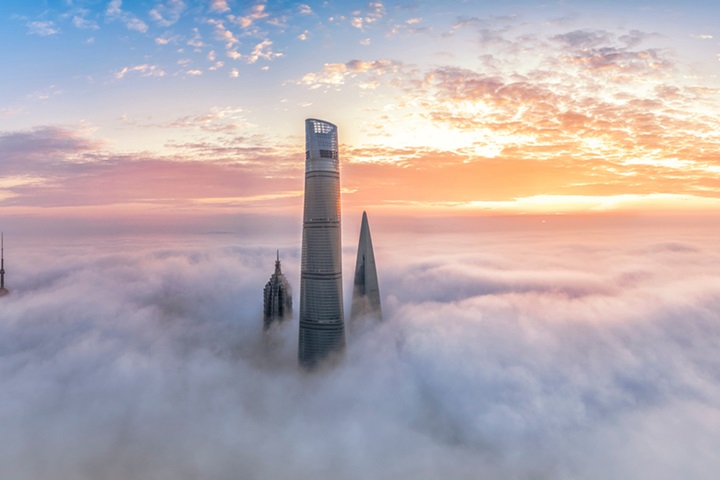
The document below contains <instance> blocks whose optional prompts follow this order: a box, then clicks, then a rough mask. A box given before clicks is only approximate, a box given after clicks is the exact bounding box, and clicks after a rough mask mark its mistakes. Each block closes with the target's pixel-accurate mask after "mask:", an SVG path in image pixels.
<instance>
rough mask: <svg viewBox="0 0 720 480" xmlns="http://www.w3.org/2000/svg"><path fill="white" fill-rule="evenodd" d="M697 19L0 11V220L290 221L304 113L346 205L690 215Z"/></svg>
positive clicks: (701, 82) (681, 6)
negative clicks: (336, 165) (332, 156)
mask: <svg viewBox="0 0 720 480" xmlns="http://www.w3.org/2000/svg"><path fill="white" fill-rule="evenodd" d="M719 10H720V6H719V5H718V4H717V2H714V1H683V2H679V1H670V0H660V1H657V0H655V1H622V2H620V1H617V2H616V1H611V2H607V1H604V2H595V1H550V2H544V3H543V2H534V1H533V2H529V1H503V2H468V1H458V0H449V1H445V2H425V1H412V0H407V1H402V2H381V1H376V2H360V1H358V2H345V1H325V2H307V3H296V2H262V1H260V2H248V1H232V0H207V1H189V0H157V1H155V0H148V1H128V0H125V1H122V0H107V1H90V0H88V1H81V0H62V1H33V2H3V4H2V5H1V6H0V40H1V41H2V42H3V44H4V45H6V48H4V49H3V50H2V52H0V61H2V62H3V64H4V65H6V67H5V68H4V73H3V75H2V76H0V152H2V157H3V158H2V160H1V162H0V207H1V208H2V213H3V217H4V218H5V220H6V222H5V223H6V224H8V225H10V226H11V227H13V228H15V229H16V230H22V229H31V228H33V227H37V225H38V224H39V223H41V222H44V223H45V224H46V225H47V224H51V223H52V222H73V221H79V220H88V219H90V220H92V222H94V223H93V224H94V225H98V224H103V225H106V226H108V228H110V227H111V226H112V225H115V224H117V223H118V222H120V223H122V222H125V223H128V222H135V223H138V222H139V224H141V225H145V226H152V225H157V224H163V225H164V224H166V223H173V224H178V223H183V222H185V223H191V224H192V223H193V222H195V223H197V224H201V223H202V222H203V221H206V222H207V219H210V218H219V219H224V220H219V221H218V222H217V225H221V224H222V223H223V222H226V223H227V219H228V218H233V217H232V216H236V217H235V218H245V217H244V216H248V215H249V216H253V215H271V216H287V217H292V218H297V217H298V216H300V215H301V212H300V210H301V204H302V189H303V178H302V171H303V170H302V168H303V162H304V155H303V152H304V145H303V143H304V132H303V129H304V123H303V120H304V119H305V118H310V117H312V118H321V119H324V120H328V121H331V122H333V123H335V124H337V125H338V127H339V132H340V143H341V151H340V156H341V162H342V186H343V209H344V211H346V212H348V213H355V214H359V212H361V211H362V210H363V209H366V210H368V211H371V212H374V214H376V215H396V216H407V215H430V214H431V215H436V216H448V215H451V216H477V215H497V214H502V215H517V214H525V215H527V214H540V215H555V214H597V213H608V212H611V213H627V212H642V213H668V212H670V213H673V214H689V213H708V212H712V211H713V210H714V209H716V208H718V206H720V201H719V200H718V195H717V190H718V180H719V179H720V164H718V158H720V157H719V156H718V154H719V153H720V128H719V127H720V125H719V122H720V121H719V120H718V117H717V111H718V108H719V107H720V105H719V103H720V100H719V98H720V97H719V96H718V92H719V91H720V77H719V76H718V75H719V74H720V31H718V26H717V22H716V21H715V19H716V18H718V14H720V12H719ZM203 219H204V220H203Z"/></svg>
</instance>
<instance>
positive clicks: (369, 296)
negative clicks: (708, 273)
mask: <svg viewBox="0 0 720 480" xmlns="http://www.w3.org/2000/svg"><path fill="white" fill-rule="evenodd" d="M363 320H375V321H380V320H382V309H381V307H380V285H379V284H378V276H377V269H376V268H375V253H374V252H373V244H372V237H371V236H370V225H369V224H368V219H367V214H366V213H365V212H363V216H362V224H361V226H360V240H359V241H358V251H357V260H356V262H355V280H354V283H353V296H352V305H351V306H350V325H351V327H350V328H351V329H352V330H356V329H357V327H358V325H357V323H358V322H361V321H363Z"/></svg>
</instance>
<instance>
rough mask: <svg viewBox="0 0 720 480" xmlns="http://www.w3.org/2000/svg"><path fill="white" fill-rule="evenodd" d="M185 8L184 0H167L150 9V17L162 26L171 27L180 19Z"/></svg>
mask: <svg viewBox="0 0 720 480" xmlns="http://www.w3.org/2000/svg"><path fill="white" fill-rule="evenodd" d="M185 8H186V5H185V2H184V1H183V0H165V1H164V2H161V3H159V4H158V5H157V7H155V8H153V9H152V10H150V18H152V19H153V20H154V21H155V22H157V24H158V25H160V26H162V27H169V26H170V25H173V24H175V23H176V22H177V21H178V20H180V16H181V15H182V12H183V11H184V10H185Z"/></svg>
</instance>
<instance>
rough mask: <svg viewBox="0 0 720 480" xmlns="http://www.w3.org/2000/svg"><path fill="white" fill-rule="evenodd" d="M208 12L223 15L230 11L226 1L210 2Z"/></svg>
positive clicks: (215, 0)
mask: <svg viewBox="0 0 720 480" xmlns="http://www.w3.org/2000/svg"><path fill="white" fill-rule="evenodd" d="M210 11H211V12H219V13H225V12H229V11H230V7H229V6H228V4H227V0H210Z"/></svg>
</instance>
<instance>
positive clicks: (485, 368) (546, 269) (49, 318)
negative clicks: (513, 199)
mask: <svg viewBox="0 0 720 480" xmlns="http://www.w3.org/2000/svg"><path fill="white" fill-rule="evenodd" d="M372 220H373V219H372V218H370V221H371V225H372ZM483 230H484V232H483V234H482V235H477V234H476V233H475V232H472V234H468V233H467V232H454V233H442V234H440V233H428V234H425V235H419V236H415V237H414V238H413V241H412V242H408V241H407V240H408V235H407V233H405V234H403V233H401V232H396V233H395V234H392V235H391V234H389V233H387V232H388V231H387V229H376V230H375V231H374V232H373V241H374V242H373V243H374V246H375V256H376V260H377V264H378V274H379V279H380V290H381V294H382V301H383V315H384V322H383V323H382V324H379V325H377V326H376V327H375V328H370V329H368V330H366V331H365V332H364V333H361V334H358V333H357V332H355V333H354V334H351V335H348V339H347V340H348V342H347V345H348V347H347V353H346V357H345V360H344V361H343V362H342V363H341V364H339V365H337V366H335V367H334V368H332V369H330V370H327V371H324V370H320V371H316V372H313V373H308V372H305V371H302V370H300V369H299V368H298V366H297V335H298V330H297V329H298V325H297V317H296V318H295V319H294V320H292V321H290V322H289V323H286V324H284V325H283V326H282V327H280V328H278V329H276V330H273V331H271V333H270V336H268V337H265V338H263V333H262V287H263V285H264V284H265V282H267V280H268V278H269V276H270V274H271V273H272V271H273V263H274V259H275V252H274V251H273V250H272V249H271V248H270V247H269V246H268V245H267V244H266V243H263V242H261V241H259V240H257V241H248V240H247V239H246V238H244V237H243V239H237V238H235V237H234V236H230V237H228V236H222V235H196V236H191V235H185V236H177V235H175V236H157V237H149V236H145V237H142V238H138V237H137V236H134V237H133V238H123V237H120V236H106V237H101V238H97V237H91V238H81V237H76V238H75V240H74V241H64V242H60V243H54V242H50V241H48V240H46V239H41V238H34V239H29V240H28V241H26V242H23V243H22V244H15V245H14V246H13V250H12V256H11V257H10V258H11V259H12V262H8V261H6V270H8V272H9V273H11V274H12V276H8V279H11V280H12V282H11V283H10V285H9V287H10V289H11V293H10V295H8V296H5V297H3V298H2V299H0V379H2V385H3V388H2V389H0V424H1V425H2V429H0V476H2V477H3V478H12V479H15V480H30V479H32V480H45V479H48V480H50V479H52V480H85V479H87V480H92V479H97V478H103V479H107V480H115V479H117V480H122V479H127V478H143V479H147V480H169V479H178V478H181V479H193V478H211V479H218V480H232V479H238V478H244V479H245V478H247V479H264V478H278V479H293V478H299V477H302V478H311V477H312V478H321V479H326V478H337V479H343V480H345V479H367V478H377V479H396V478H418V479H423V480H424V479H428V480H430V479H437V478H442V477H447V478H454V479H461V480H464V479H467V480H471V479H478V478H497V479H505V480H527V479H530V478H532V479H536V480H577V479H582V480H605V479H607V478H632V479H638V480H675V479H678V478H692V479H698V480H712V479H715V478H716V476H717V471H718V469H719V468H720V459H719V458H718V455H717V445H718V444H719V442H720V410H719V409H718V405H720V357H718V355H717V352H718V348H720V323H719V322H718V313H717V312H718V311H720V279H719V278H718V274H717V272H718V268H720V252H719V251H718V248H717V241H716V239H717V233H718V232H717V231H714V232H708V231H707V229H704V228H696V229H695V230H694V231H690V230H687V231H686V232H685V233H684V234H683V235H682V236H678V235H676V236H675V238H673V239H672V240H668V238H667V232H666V230H665V229H664V227H661V228H647V227H645V228H636V227H632V228H624V229H622V228H619V229H618V228H616V229H614V231H613V232H612V234H610V233H608V230H607V229H601V228H598V229H597V230H595V231H592V232H591V234H585V235H577V233H576V232H575V231H573V230H559V231H558V230H556V231H553V232H550V233H549V232H542V231H538V230H537V229H534V230H533V229H516V230H514V231H511V230H509V229H507V228H501V229H497V230H496V231H487V229H483ZM287 240H288V241H290V240H291V237H288V239H287ZM528 245H532V248H528ZM438 246H444V247H448V246H449V247H450V248H438ZM353 247H354V246H353ZM353 247H350V248H346V249H345V254H344V260H345V265H344V270H345V272H348V271H349V272H352V263H353V262H354V259H355V255H354V254H355V251H354V248H353ZM7 253H8V252H7V250H6V254H7ZM299 257H300V251H299V248H298V247H297V246H296V247H295V248H288V249H286V250H284V251H283V252H282V254H281V260H282V268H283V272H284V273H285V274H286V275H287V278H288V280H289V281H290V283H291V285H292V286H293V287H294V297H295V298H294V300H295V308H296V309H297V305H298V304H297V302H298V297H299V292H298V290H297V287H298V286H299V276H300V275H299V267H300V261H299ZM6 260H7V259H6ZM9 266H11V267H12V268H11V269H8V267H9ZM348 278H349V277H348V276H347V275H346V276H345V280H346V281H345V282H344V285H345V287H346V292H345V293H346V298H347V299H349V297H348V296H347V294H348V293H349V290H350V289H351V288H352V282H348V281H347V280H348ZM346 306H347V303H346Z"/></svg>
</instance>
